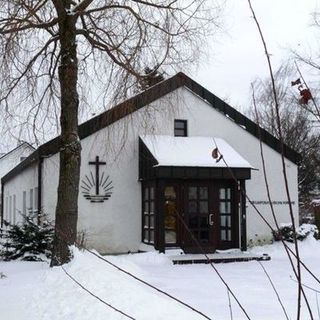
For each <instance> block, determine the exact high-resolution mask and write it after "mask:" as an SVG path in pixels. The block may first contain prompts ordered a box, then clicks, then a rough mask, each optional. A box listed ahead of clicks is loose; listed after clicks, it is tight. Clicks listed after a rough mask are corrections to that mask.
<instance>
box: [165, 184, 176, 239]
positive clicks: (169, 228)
mask: <svg viewBox="0 0 320 320" xmlns="http://www.w3.org/2000/svg"><path fill="white" fill-rule="evenodd" d="M164 200H165V206H164V239H165V243H166V244H175V243H177V195H176V190H175V188H174V187H173V186H167V187H166V188H165V189H164Z"/></svg>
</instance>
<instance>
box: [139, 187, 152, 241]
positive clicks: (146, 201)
mask: <svg viewBox="0 0 320 320" xmlns="http://www.w3.org/2000/svg"><path fill="white" fill-rule="evenodd" d="M142 206H143V208H142V210H143V219H142V220H143V221H142V228H143V242H145V243H150V244H153V243H154V229H155V201H154V187H151V186H145V187H144V188H143V203H142Z"/></svg>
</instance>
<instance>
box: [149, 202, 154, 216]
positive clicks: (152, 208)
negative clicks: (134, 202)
mask: <svg viewBox="0 0 320 320" xmlns="http://www.w3.org/2000/svg"><path fill="white" fill-rule="evenodd" d="M150 213H151V214H153V213H154V201H150Z"/></svg>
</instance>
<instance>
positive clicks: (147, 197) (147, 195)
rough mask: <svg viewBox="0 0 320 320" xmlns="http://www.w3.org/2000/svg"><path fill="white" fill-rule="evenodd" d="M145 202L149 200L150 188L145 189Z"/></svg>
mask: <svg viewBox="0 0 320 320" xmlns="http://www.w3.org/2000/svg"><path fill="white" fill-rule="evenodd" d="M144 200H149V188H148V187H146V188H144Z"/></svg>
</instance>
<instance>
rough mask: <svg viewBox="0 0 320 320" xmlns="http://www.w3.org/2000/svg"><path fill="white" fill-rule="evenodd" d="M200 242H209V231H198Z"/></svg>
mask: <svg viewBox="0 0 320 320" xmlns="http://www.w3.org/2000/svg"><path fill="white" fill-rule="evenodd" d="M200 240H201V241H202V242H208V241H209V231H200Z"/></svg>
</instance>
